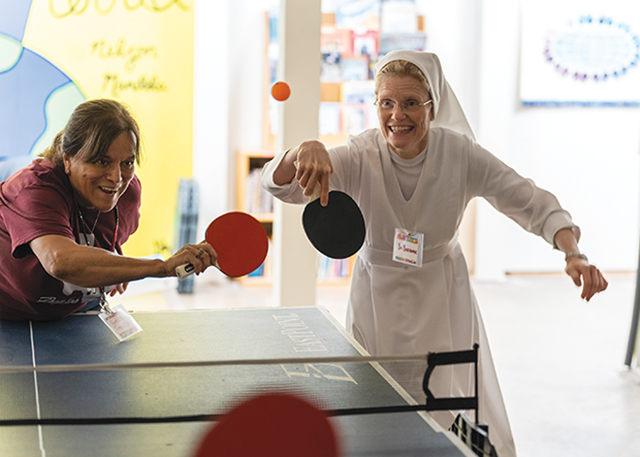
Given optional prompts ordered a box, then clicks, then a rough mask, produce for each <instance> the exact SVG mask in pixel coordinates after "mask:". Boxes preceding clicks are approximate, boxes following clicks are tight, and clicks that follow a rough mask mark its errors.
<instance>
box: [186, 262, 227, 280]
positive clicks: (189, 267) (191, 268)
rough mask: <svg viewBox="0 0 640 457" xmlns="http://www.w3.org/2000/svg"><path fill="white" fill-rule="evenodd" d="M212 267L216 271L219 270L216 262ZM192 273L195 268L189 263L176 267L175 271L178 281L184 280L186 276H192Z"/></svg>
mask: <svg viewBox="0 0 640 457" xmlns="http://www.w3.org/2000/svg"><path fill="white" fill-rule="evenodd" d="M213 266H214V267H216V268H217V269H218V270H220V266H219V265H218V261H217V260H216V263H214V264H213ZM194 271H195V268H194V267H193V265H192V264H190V263H184V264H182V265H180V266H179V267H176V269H175V272H176V276H177V277H178V278H180V279H184V278H186V277H187V276H189V275H192V274H193V272H194Z"/></svg>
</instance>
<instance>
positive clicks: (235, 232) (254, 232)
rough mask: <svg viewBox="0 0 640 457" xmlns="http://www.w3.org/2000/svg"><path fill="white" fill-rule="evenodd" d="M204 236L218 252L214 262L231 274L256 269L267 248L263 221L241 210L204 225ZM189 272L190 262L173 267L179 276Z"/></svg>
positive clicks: (224, 271)
mask: <svg viewBox="0 0 640 457" xmlns="http://www.w3.org/2000/svg"><path fill="white" fill-rule="evenodd" d="M205 238H206V240H207V243H209V244H210V245H211V246H212V247H213V249H215V251H216V252H217V253H218V261H217V262H216V265H215V266H216V267H217V268H218V269H219V270H220V271H222V272H223V273H224V274H226V275H227V276H230V277H232V278H237V277H240V276H245V275H248V274H249V273H251V272H252V271H254V270H255V269H257V268H258V267H259V266H260V265H262V262H264V259H265V258H266V257H267V251H268V250H269V238H268V236H267V232H266V231H265V230H264V227H263V226H262V224H261V223H260V222H259V221H258V220H257V219H256V218H254V217H253V216H251V215H249V214H247V213H242V212H240V211H233V212H230V213H226V214H223V215H222V216H220V217H218V218H216V219H215V220H214V221H213V222H211V223H210V224H209V227H207V232H206V234H205ZM192 273H193V265H191V264H184V265H180V266H179V267H177V268H176V276H178V278H185V277H187V276H189V275H190V274H192Z"/></svg>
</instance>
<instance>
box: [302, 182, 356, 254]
mask: <svg viewBox="0 0 640 457" xmlns="http://www.w3.org/2000/svg"><path fill="white" fill-rule="evenodd" d="M319 194H320V185H319V184H318V185H316V188H315V189H314V192H313V194H312V195H311V200H310V202H309V203H307V206H306V207H305V209H304V212H303V213H302V225H303V226H304V231H305V232H306V234H307V238H309V241H310V242H311V244H313V246H314V247H315V248H316V249H317V250H318V251H319V252H321V253H322V254H324V255H325V256H327V257H330V258H332V259H346V258H347V257H351V256H352V255H354V254H355V253H356V252H358V250H359V249H360V248H361V247H362V244H363V243H364V237H365V234H366V226H365V223H364V217H363V216H362V212H361V211H360V208H359V207H358V204H357V203H356V202H355V201H354V200H353V199H352V198H351V197H350V196H349V195H347V194H345V193H344V192H340V191H337V190H333V191H331V192H329V203H328V204H327V206H322V205H321V204H320V199H319V198H318V197H319Z"/></svg>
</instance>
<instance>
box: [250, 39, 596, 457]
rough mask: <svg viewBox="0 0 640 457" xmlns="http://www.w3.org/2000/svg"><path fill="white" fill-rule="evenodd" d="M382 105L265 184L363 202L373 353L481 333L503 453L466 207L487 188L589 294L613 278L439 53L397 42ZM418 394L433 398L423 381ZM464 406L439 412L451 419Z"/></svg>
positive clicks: (485, 406)
mask: <svg viewBox="0 0 640 457" xmlns="http://www.w3.org/2000/svg"><path fill="white" fill-rule="evenodd" d="M376 105H377V107H378V118H379V121H380V127H379V128H375V129H370V130H367V131H365V132H363V133H361V134H360V135H357V136H354V137H350V138H349V139H348V141H347V144H346V145H343V146H338V147H333V148H330V149H327V148H326V147H325V146H324V145H323V144H322V143H321V142H319V141H315V140H310V141H305V142H303V143H301V144H300V145H298V146H297V147H296V148H292V149H290V150H288V151H286V152H283V153H280V154H278V155H277V156H276V157H275V158H274V159H273V160H272V161H271V162H269V163H268V164H267V165H265V169H264V171H263V177H262V185H263V187H264V188H265V189H266V190H268V191H269V192H270V193H272V194H273V195H274V196H275V197H277V198H279V199H280V200H282V201H285V202H290V203H306V202H307V201H308V196H309V195H311V193H312V192H313V189H314V187H315V186H316V184H317V183H319V184H320V186H321V193H320V195H321V197H320V199H321V203H322V204H323V205H325V204H326V203H327V201H328V192H329V191H330V190H340V191H343V192H346V193H347V194H349V195H350V196H351V197H352V198H353V199H354V200H355V201H356V202H357V203H358V205H359V206H360V208H361V210H362V213H363V215H364V218H365V222H366V227H367V234H366V239H365V243H364V246H363V247H362V249H361V250H360V251H359V252H358V255H357V258H356V261H355V264H354V267H353V274H352V278H351V288H350V292H349V303H348V311H347V330H348V331H349V332H351V333H352V334H353V336H354V337H355V338H356V340H358V341H359V342H360V343H361V344H362V345H363V346H364V347H365V348H366V349H367V350H368V351H369V352H370V353H371V354H374V355H393V354H420V353H422V354H424V353H427V352H443V351H457V350H467V349H470V348H471V347H472V346H473V345H474V343H478V344H479V345H480V367H479V384H480V388H479V390H480V414H481V417H480V420H481V421H483V422H486V423H488V424H489V431H490V439H491V441H492V443H493V444H494V446H495V447H496V449H497V452H498V455H499V456H500V457H510V456H515V446H514V443H513V437H512V435H511V429H510V426H509V421H508V418H507V414H506V410H505V407H504V402H503V399H502V394H501V392H500V386H499V385H498V379H497V377H496V372H495V369H494V366H493V361H492V358H491V352H490V348H489V344H488V341H487V337H486V334H485V329H484V325H483V323H482V318H481V316H480V310H479V308H478V305H477V303H476V299H475V296H474V293H473V290H472V287H471V283H470V278H469V273H468V269H467V265H466V262H465V259H464V256H463V254H462V250H461V248H460V245H459V244H458V228H459V226H460V222H461V220H462V216H463V214H464V211H465V208H466V207H467V205H468V203H469V202H470V201H471V199H473V198H474V197H483V198H485V199H486V200H487V201H489V203H490V204H491V205H493V206H494V207H495V208H496V209H497V210H498V211H500V212H502V213H503V214H505V215H506V216H508V217H509V218H511V219H513V220H514V221H515V222H516V223H518V224H519V225H521V226H522V227H523V228H524V229H525V230H527V231H529V232H532V233H534V234H536V235H538V236H541V237H543V238H544V239H545V240H546V241H547V242H548V243H549V244H551V245H552V246H553V247H554V248H556V249H559V250H561V251H563V252H564V253H565V255H566V259H565V260H566V268H565V271H566V272H567V274H568V275H569V276H570V277H571V278H572V279H573V281H574V282H575V283H576V284H577V285H582V292H581V293H582V298H584V299H586V300H589V299H591V297H593V295H594V294H595V293H597V292H600V291H602V290H604V289H605V288H606V287H607V282H606V280H605V279H604V278H603V276H602V274H601V272H600V271H599V270H598V269H597V268H596V267H595V266H593V265H590V264H589V262H588V260H587V258H586V256H584V255H583V254H581V253H580V251H579V249H578V244H577V243H578V240H579V237H580V230H579V229H578V227H577V226H576V225H575V224H574V223H573V222H572V220H571V216H570V215H569V213H567V212H566V211H565V210H563V208H562V207H561V206H560V204H559V203H558V201H557V199H556V198H555V197H554V196H553V195H552V194H551V193H549V192H547V191H545V190H542V189H540V188H538V187H536V186H535V184H534V183H533V182H532V181H531V180H528V179H525V178H523V177H521V176H520V175H518V174H517V173H516V172H515V171H514V170H512V169H511V168H509V167H508V166H506V165H505V164H504V163H502V162H501V161H500V160H498V159H497V158H496V157H495V156H493V155H492V154H491V153H490V152H488V151H487V150H485V149H484V148H482V147H481V146H480V145H479V144H478V143H477V142H476V141H475V137H474V134H473V131H472V130H471V127H470V126H469V123H468V121H467V119H466V117H465V115H464V112H463V110H462V108H461V106H460V104H459V102H458V100H457V98H456V96H455V94H454V93H453V91H452V90H451V87H450V86H449V84H448V83H447V81H446V79H445V78H444V75H443V73H442V68H441V66H440V61H439V59H438V57H437V56H436V55H435V54H431V53H427V52H416V51H394V52H391V53H389V54H387V55H386V56H385V57H384V58H382V59H381V60H380V62H379V63H378V64H377V66H376ZM399 235H400V236H399ZM403 238H404V239H405V240H407V239H410V240H411V241H412V242H413V243H415V244H414V245H417V246H419V248H418V249H417V254H416V255H405V254H403V250H404V248H406V245H403V244H402V243H399V242H398V240H402V239H403ZM403 246H404V247H403ZM391 374H392V375H395V374H397V373H393V372H392V373H391ZM402 378H403V375H402V374H398V379H399V380H401V379H402ZM400 382H401V383H402V381H400ZM430 388H431V391H432V392H433V394H434V395H435V396H436V397H445V396H470V395H473V371H472V367H470V366H466V365H458V366H454V367H449V368H445V367H440V368H438V369H436V370H435V371H434V373H433V375H432V378H431V383H430ZM409 389H411V386H410V385H409ZM411 393H412V394H413V395H414V396H415V397H417V398H418V399H419V400H420V401H422V399H423V398H424V397H420V395H421V394H422V392H419V391H415V390H414V391H411ZM455 414H456V413H455V412H436V413H432V415H433V416H434V418H435V419H436V420H437V421H438V422H439V423H440V424H441V425H442V426H443V427H444V428H448V427H449V426H450V425H451V422H452V421H453V419H454V418H455Z"/></svg>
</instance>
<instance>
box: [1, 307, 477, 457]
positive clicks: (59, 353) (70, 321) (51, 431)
mask: <svg viewBox="0 0 640 457" xmlns="http://www.w3.org/2000/svg"><path fill="white" fill-rule="evenodd" d="M134 316H135V318H136V320H137V321H138V322H139V323H140V325H141V326H142V328H143V329H144V331H143V332H142V333H140V334H138V335H136V336H134V337H133V338H131V339H129V340H127V341H124V342H122V343H119V342H118V341H117V339H116V338H115V337H114V336H113V334H112V333H111V332H110V331H109V329H107V327H106V326H104V325H103V323H102V322H101V320H100V319H99V318H98V317H97V316H96V315H90V314H79V315H74V316H70V317H68V318H66V319H64V320H61V321H56V322H9V321H0V367H3V366H4V367H19V366H44V365H68V364H127V363H129V364H130V363H170V362H176V361H183V362H184V361H188V362H191V361H193V362H197V361H210V360H240V359H269V358H326V357H350V356H354V357H360V356H363V355H366V354H365V353H364V351H363V350H362V348H361V347H360V346H358V344H357V343H356V342H355V341H354V340H352V338H351V337H350V336H349V335H347V334H346V332H345V331H344V329H342V328H341V326H340V325H339V324H337V323H336V322H335V321H334V320H333V319H332V317H331V316H330V315H329V313H328V312H327V311H326V310H324V309H322V308H319V307H299V308H260V309H242V310H208V311H181V312H157V313H136V314H134ZM5 371H6V370H5ZM274 390H277V391H288V392H291V391H295V392H297V393H300V394H303V395H306V396H307V397H308V398H310V399H312V400H314V401H315V402H316V403H317V404H319V406H320V407H323V408H325V407H326V408H327V409H335V408H360V407H370V406H372V404H375V406H386V405H407V404H410V403H411V402H412V400H411V399H410V397H409V396H408V395H406V393H405V392H404V391H403V390H402V389H401V388H400V387H399V386H398V385H397V384H396V383H395V382H394V381H393V380H392V379H391V378H390V377H389V376H388V375H387V374H386V372H384V370H382V369H381V368H380V366H379V365H378V364H377V363H353V362H348V363H325V362H323V363H298V364H273V365H259V366H256V365H223V366H204V367H180V368H176V367H160V368H142V369H127V370H122V369H114V370H104V371H102V370H96V371H67V372H35V373H34V372H33V371H31V372H12V373H11V372H5V373H0V424H1V425H3V426H0V456H1V457H5V456H7V457H9V456H10V457H27V456H28V457H32V456H38V457H44V456H46V457H79V456H82V457H85V456H93V457H103V456H104V457H106V456H109V457H112V456H114V455H118V456H121V457H122V456H132V457H133V456H135V457H141V456H153V457H164V456H167V457H169V456H171V457H174V456H175V457H178V456H179V457H189V456H192V455H193V453H194V452H195V450H196V449H197V446H198V444H199V443H200V441H201V439H202V438H203V436H204V435H205V434H206V432H207V431H208V430H209V429H210V427H211V426H212V422H210V421H208V420H205V419H202V420H192V421H181V420H179V418H185V417H193V416H196V417H197V416H198V415H207V414H214V413H221V412H224V411H225V410H226V409H228V408H229V407H231V406H232V405H233V404H234V403H237V402H238V401H239V400H242V399H243V398H246V397H247V396H248V395H250V394H258V393H264V392H268V391H274ZM96 418H97V419H107V422H108V421H109V420H112V422H113V423H95V422H94V423H91V422H90V421H91V420H95V419H96ZM140 418H143V419H144V418H160V419H166V422H158V423H155V422H149V421H144V420H141V421H138V420H137V419H140ZM171 418H178V420H175V421H174V420H172V419H171ZM33 419H39V420H41V422H42V421H43V420H47V419H53V420H58V421H61V422H59V423H56V424H53V425H51V424H46V422H45V425H42V423H38V424H35V425H34V424H31V425H29V421H31V420H33ZM65 419H67V420H69V421H70V422H69V423H73V424H75V425H69V424H67V423H65V422H64V421H63V420H65ZM85 419H86V420H87V421H89V422H88V423H84V424H82V425H77V424H76V423H75V422H74V421H76V420H80V422H82V420H85ZM330 420H331V421H332V424H333V425H334V427H335V429H336V431H337V435H338V437H339V442H340V443H341V449H342V454H341V455H344V456H363V457H364V456H442V457H453V456H467V457H470V456H474V454H473V453H472V452H471V451H470V450H469V449H468V448H467V447H466V446H465V445H464V444H462V443H461V442H460V441H459V440H458V439H457V438H456V437H455V436H454V435H452V434H451V433H450V432H445V431H443V430H442V429H440V428H439V426H438V425H437V424H436V423H435V422H434V421H433V420H432V419H431V418H430V416H428V415H427V414H426V413H424V412H403V413H378V414H356V415H349V416H335V417H331V419H330ZM10 421H14V422H10ZM20 421H22V422H20ZM119 422H127V423H119ZM9 423H11V424H14V425H8V424H9ZM16 424H18V425H16ZM247 436H250V431H247Z"/></svg>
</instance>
